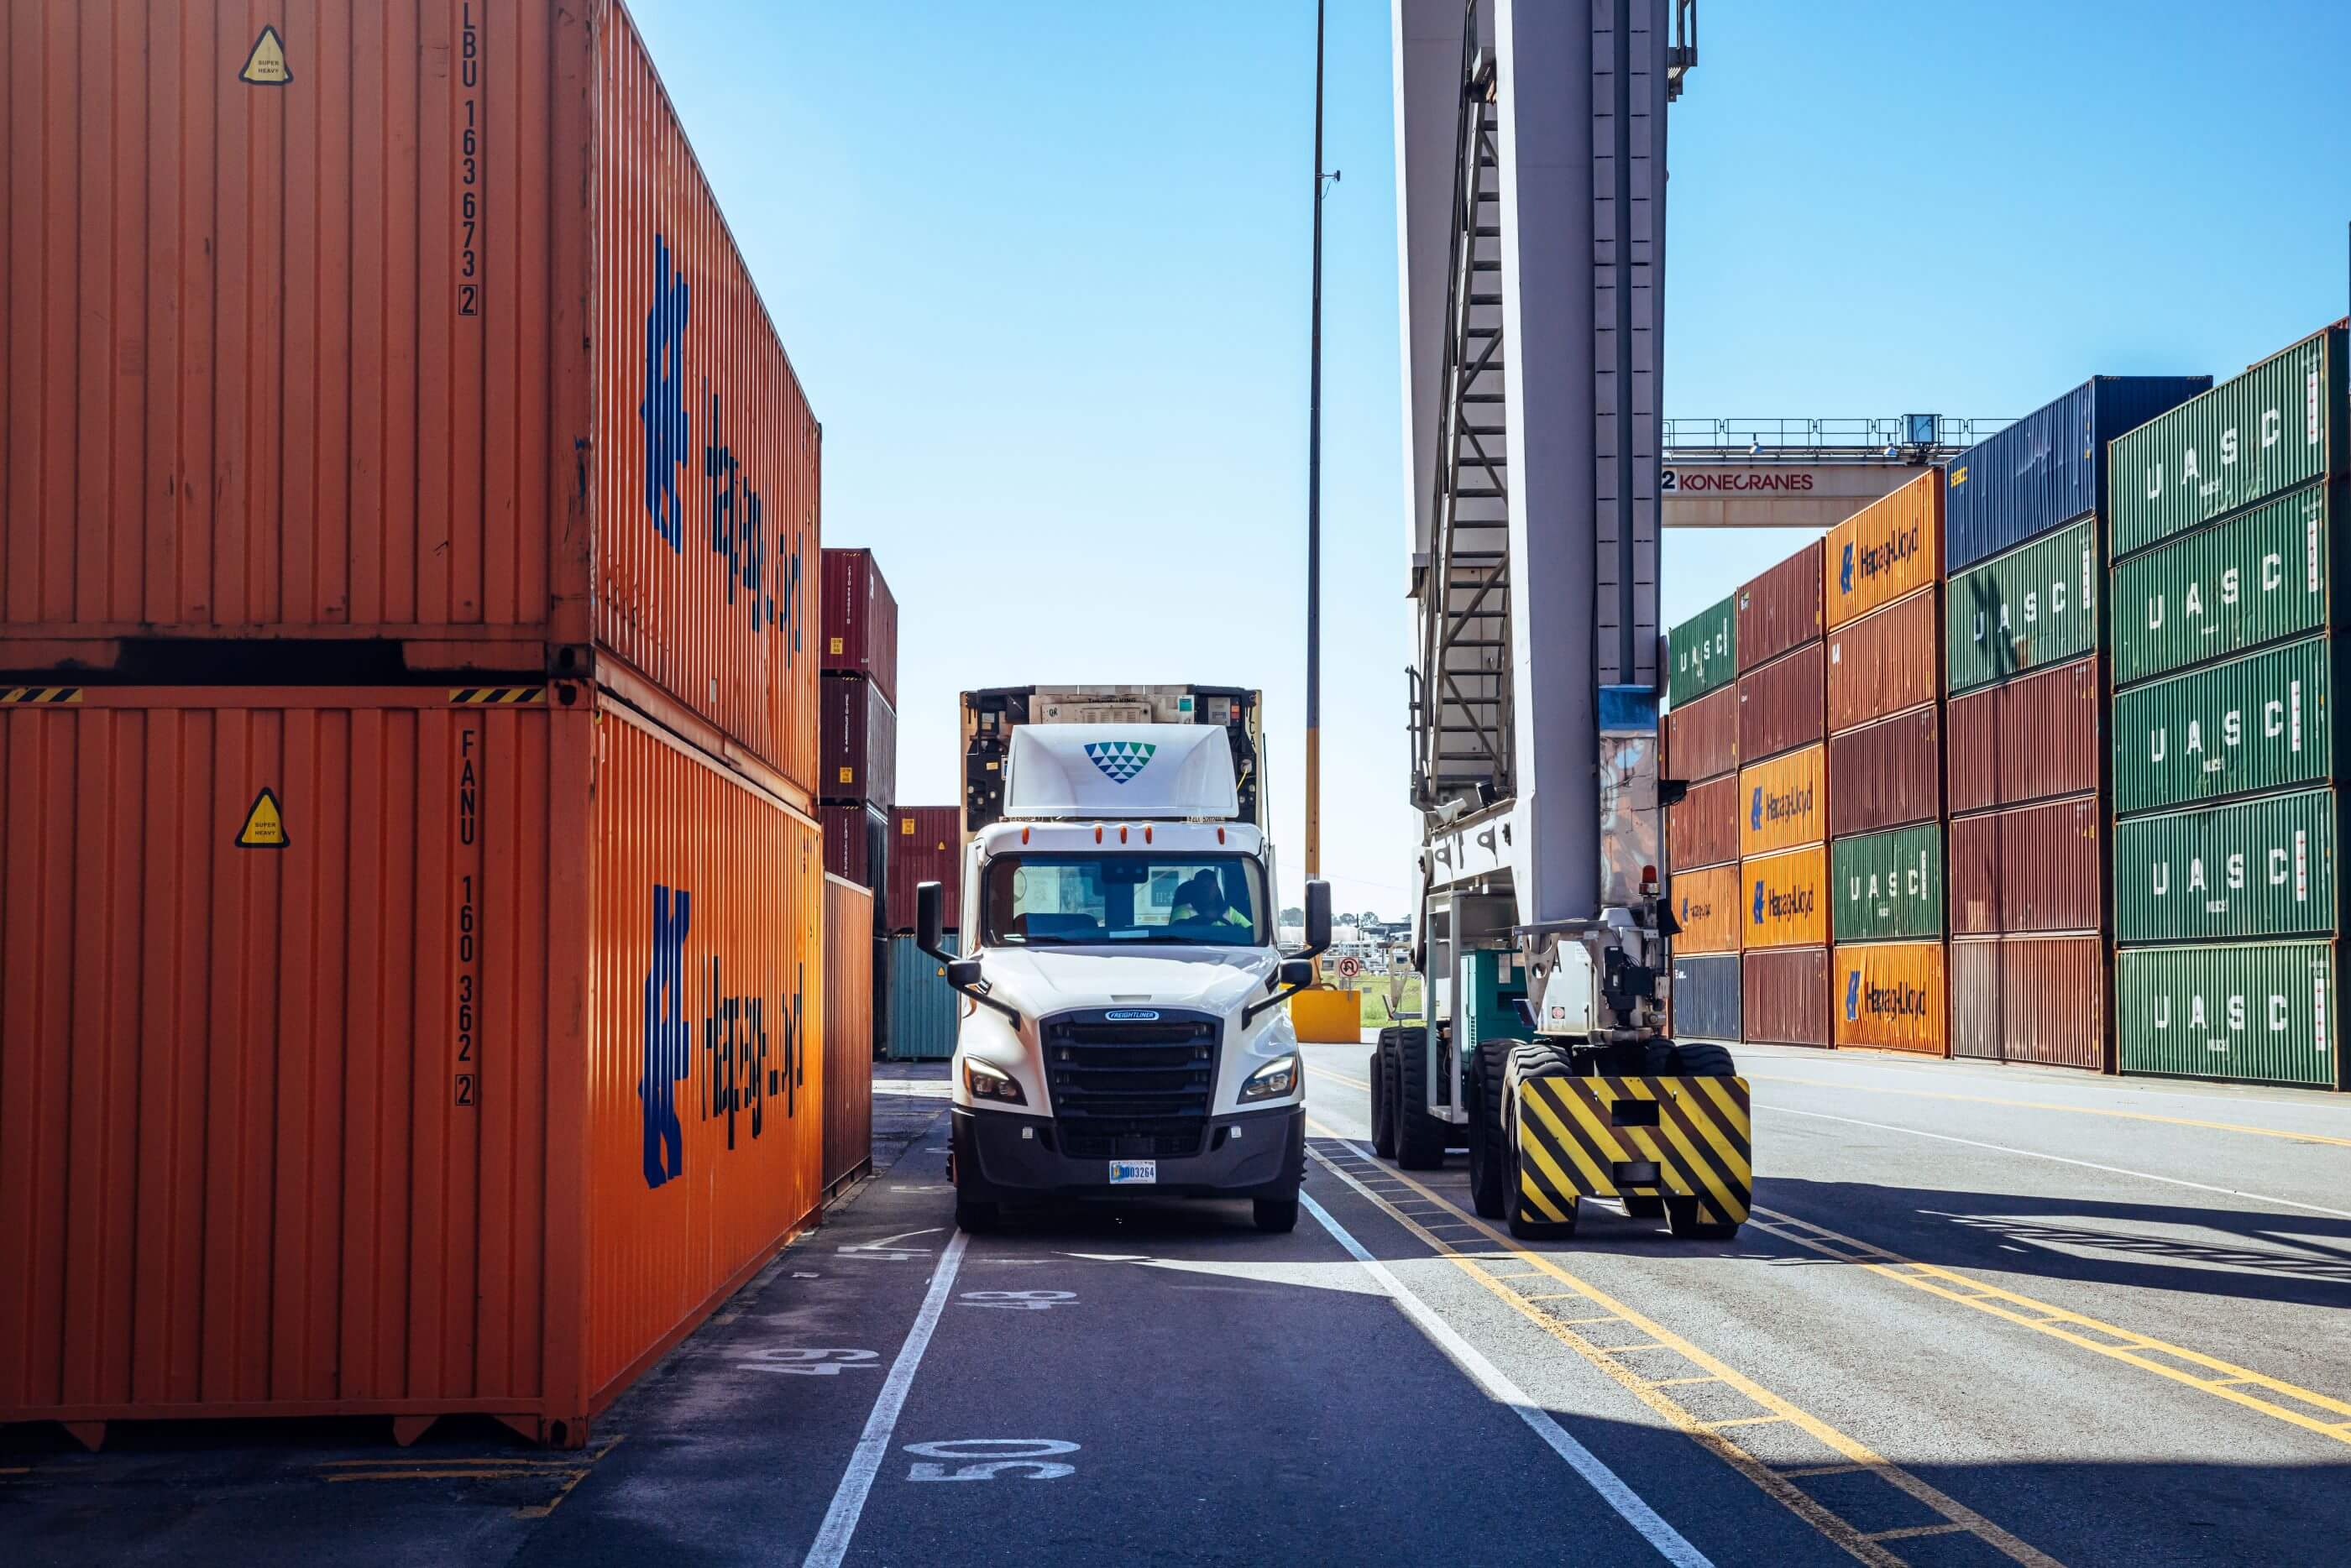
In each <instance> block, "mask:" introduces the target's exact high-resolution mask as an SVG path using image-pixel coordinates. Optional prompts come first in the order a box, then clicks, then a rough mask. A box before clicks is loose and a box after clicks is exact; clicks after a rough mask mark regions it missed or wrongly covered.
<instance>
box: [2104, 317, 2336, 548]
mask: <svg viewBox="0 0 2351 1568" xmlns="http://www.w3.org/2000/svg"><path fill="white" fill-rule="evenodd" d="M2343 351H2344V329H2343V328H2342V327H2340V326H2335V327H2328V328H2326V330H2325V331H2324V332H2320V333H2317V334H2315V335H2314V336H2312V337H2305V338H2304V339H2303V340H2302V341H2301V342H2299V343H2297V344H2295V345H2294V347H2293V348H2286V349H2283V350H2281V351H2279V352H2278V353H2276V354H2273V355H2272V356H2271V357H2270V358H2266V359H2264V360H2262V362H2261V363H2260V364H2258V365H2256V366H2254V367H2253V368H2252V369H2250V370H2248V371H2246V372H2245V373H2244V374H2243V375H2241V376H2240V377H2238V378H2237V379H2235V380H2233V381H2224V382H2222V383H2221V384H2220V385H2219V386H2217V387H2215V388H2213V389H2211V390H2210V391H2209V392H2206V393H2205V394H2204V395H2203V396H2201V397H2198V398H2190V399H2189V400H2188V401H2186V402H2184V403H2182V404H2180V405H2179V407H2178V408H2175V409H2173V410H2171V411H2170V412H2169V413H2166V414H2160V415H2158V416H2157V417H2156V418H2154V419H2151V420H2149V421H2147V422H2146V423H2145V424H2142V425H2140V426H2138V427H2137V429H2135V430H2129V431H2124V432H2123V433H2122V434H2121V435H2119V436H2117V437H2116V438H2115V442H2114V445H2113V446H2112V448H2110V449H2109V450H2110V452H2111V457H2110V460H2109V465H2108V472H2109V475H2110V483H2109V485H2108V490H2107V502H2106V515H2107V516H2108V517H2109V518H2110V519H2112V523H2113V536H2112V545H2113V549H2114V556H2115V559H2116V560H2120V559H2122V558H2123V557H2124V556H2127V555H2129V554H2130V553H2131V552H2132V551H2134V550H2144V549H2146V548H2147V546H2148V545H2156V544H2160V543H2161V542H2162V541H2164V540H2166V539H2168V538H2170V537H2171V536H2172V535H2175V534H2185V533H2186V532H2188V530H2189V529H2190V528H2198V527H2201V526H2202V525H2203V524H2207V523H2210V522H2213V521H2215V520H2216V519H2219V518H2221V517H2226V516H2227V515H2228V514H2230V513H2231V512H2236V511H2241V510H2242V509H2243V508H2245V507H2247V506H2251V505H2252V504H2254V503H2255V502H2257V501H2266V500H2268V499H2269V498H2270V497H2271V496H2273V495H2276V494H2278V493H2282V492H2283V491H2288V490H2293V489H2295V488H2296V487H2298V486H2301V485H2304V484H2307V483H2310V482H2311V481H2312V480H2314V479H2325V478H2327V477H2329V476H2331V475H2335V474H2339V473H2341V472H2344V456H2345V454H2344V451H2343V445H2344V440H2343V437H2344V387H2343Z"/></svg>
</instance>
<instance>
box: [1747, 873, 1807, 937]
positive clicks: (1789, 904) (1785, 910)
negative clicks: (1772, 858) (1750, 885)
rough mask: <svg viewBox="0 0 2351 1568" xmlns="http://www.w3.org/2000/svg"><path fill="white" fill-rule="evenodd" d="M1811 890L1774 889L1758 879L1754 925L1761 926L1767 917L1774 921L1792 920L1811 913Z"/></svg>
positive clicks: (1756, 883)
mask: <svg viewBox="0 0 2351 1568" xmlns="http://www.w3.org/2000/svg"><path fill="white" fill-rule="evenodd" d="M1812 912H1813V889H1812V888H1773V887H1772V886H1771V884H1770V883H1769V882H1767V881H1765V880H1764V879H1763V878H1762V877H1757V878H1756V879H1755V924H1757V925H1759V926H1760V925H1761V924H1762V923H1763V921H1764V919H1766V918H1767V917H1768V918H1770V919H1774V920H1787V919H1795V918H1796V917H1797V916H1799V915H1809V914H1811V913H1812Z"/></svg>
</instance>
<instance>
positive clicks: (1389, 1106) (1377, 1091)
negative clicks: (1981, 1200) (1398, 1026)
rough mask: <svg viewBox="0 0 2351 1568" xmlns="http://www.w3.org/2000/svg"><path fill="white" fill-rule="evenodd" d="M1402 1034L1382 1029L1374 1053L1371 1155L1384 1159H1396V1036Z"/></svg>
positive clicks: (1393, 1030)
mask: <svg viewBox="0 0 2351 1568" xmlns="http://www.w3.org/2000/svg"><path fill="white" fill-rule="evenodd" d="M1398 1033H1401V1031H1398V1030H1395V1029H1383V1030H1381V1031H1380V1043H1379V1044H1378V1045H1376V1046H1374V1048H1373V1051H1372V1152H1373V1153H1374V1154H1375V1155H1377V1156H1379V1157H1380V1158H1382V1159H1394V1158H1395V1054H1396V1053H1395V1036H1396V1035H1397V1034H1398Z"/></svg>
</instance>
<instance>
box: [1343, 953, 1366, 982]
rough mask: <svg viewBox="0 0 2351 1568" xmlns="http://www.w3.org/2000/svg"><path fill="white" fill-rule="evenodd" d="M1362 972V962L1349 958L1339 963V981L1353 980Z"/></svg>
mask: <svg viewBox="0 0 2351 1568" xmlns="http://www.w3.org/2000/svg"><path fill="white" fill-rule="evenodd" d="M1363 972H1364V961H1363V960H1361V959H1359V958H1354V957H1353V956H1350V957H1347V958H1343V959H1341V960H1340V961H1339V978H1340V979H1341V980H1353V979H1354V978H1355V977H1356V976H1357V975H1359V974H1361V973H1363Z"/></svg>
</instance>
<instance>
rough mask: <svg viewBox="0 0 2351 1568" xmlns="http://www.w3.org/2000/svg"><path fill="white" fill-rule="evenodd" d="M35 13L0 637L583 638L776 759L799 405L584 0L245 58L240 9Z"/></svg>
mask: <svg viewBox="0 0 2351 1568" xmlns="http://www.w3.org/2000/svg"><path fill="white" fill-rule="evenodd" d="M41 11H42V15H43V16H45V17H46V18H47V20H46V21H45V22H44V24H43V25H42V26H38V27H34V26H23V25H20V26H17V27H16V29H15V36H14V41H13V43H10V44H9V45H8V46H7V47H8V49H9V51H10V57H9V65H10V67H11V72H10V74H11V77H12V79H13V80H14V81H15V82H16V88H15V89H14V90H13V92H12V94H11V96H10V99H9V113H8V114H7V116H6V117H5V120H0V165H5V170H6V172H7V179H8V189H9V192H10V211H11V213H12V222H13V224H14V232H15V234H16V239H15V243H14V244H11V245H9V246H6V247H0V302H5V303H0V310H5V316H6V321H5V331H0V375H5V380H0V384H5V386H7V387H8V388H11V389H13V390H12V391H11V393H10V394H9V396H8V397H7V399H6V400H5V408H4V409H0V431H5V441H0V507H5V510H0V639H5V641H7V642H8V643H10V644H12V645H13V646H12V647H8V648H0V667H5V668H14V669H19V670H24V669H36V668H44V669H46V668H60V667H65V666H67V665H68V663H70V662H75V661H78V662H80V663H82V664H85V665H92V666H114V667H116V668H117V669H118V670H121V671H122V672H124V673H127V674H132V675H135V674H136V673H137V671H138V670H140V669H141V668H142V666H141V660H142V659H145V660H148V661H150V662H152V666H153V667H154V668H156V669H157V670H168V673H167V674H166V675H165V676H164V678H166V679H171V680H187V679H192V678H193V679H217V680H240V679H252V678H253V677H252V676H251V675H250V674H249V673H247V674H233V673H230V672H229V671H230V670H245V671H250V670H254V669H255V668H256V664H255V662H254V661H253V660H252V659H249V658H248V659H243V660H240V661H239V662H237V663H235V665H228V664H225V663H224V664H221V665H218V666H208V665H207V664H206V663H205V659H207V657H208V656H207V655H206V654H205V653H204V651H203V650H202V649H187V648H184V647H182V648H176V649H175V648H171V647H169V646H168V645H167V646H166V647H164V648H163V649H153V648H152V647H149V648H142V646H141V645H140V644H138V643H131V644H129V645H128V646H126V645H125V644H123V643H122V642H121V641H120V639H134V638H137V639H144V638H171V639H289V638H298V639H335V640H340V641H342V642H345V643H347V644H348V646H347V647H346V648H344V649H341V650H340V651H338V652H334V653H331V654H330V653H327V652H322V651H321V650H320V649H318V648H316V647H315V646H313V647H310V648H307V649H293V650H287V651H286V652H283V653H281V654H278V655H275V656H270V657H275V658H277V659H282V660H283V661H284V663H285V665H286V666H287V669H288V670H289V671H290V670H291V669H292V668H293V667H294V666H295V665H296V664H297V663H299V664H300V666H301V667H302V669H303V670H305V672H306V676H307V678H309V679H318V678H319V673H318V672H319V670H322V669H332V670H340V671H341V678H343V679H348V680H375V679H386V678H388V679H397V678H399V675H400V672H401V671H402V669H403V667H404V668H407V669H428V670H459V669H463V670H475V671H477V672H503V673H510V674H517V675H525V674H530V673H538V674H542V675H544V674H562V675H566V676H573V677H580V678H595V679H608V680H611V681H613V682H614V683H619V681H620V680H621V678H620V676H618V675H614V676H611V677H606V676H605V675H603V674H602V673H601V671H600V670H596V669H592V668H591V667H590V666H591V661H593V662H597V663H601V662H609V661H610V658H611V656H612V655H617V656H618V658H619V659H620V660H622V661H624V662H625V664H626V665H627V666H628V668H629V670H630V671H632V672H633V673H634V675H635V676H637V677H638V678H640V679H641V680H643V681H644V682H648V683H650V684H651V685H653V686H655V687H657V688H659V690H660V691H663V692H665V693H666V694H667V695H668V696H669V697H670V698H672V699H674V701H678V702H680V703H683V704H684V706H685V707H686V708H687V709H689V710H691V711H692V712H693V713H694V714H695V715H696V716H697V717H698V718H700V719H701V720H703V721H704V722H706V723H707V724H709V725H711V726H713V727H714V728H715V729H716V730H717V731H719V732H723V733H724V735H725V736H726V739H727V740H728V741H731V742H734V743H735V744H736V745H737V746H739V747H740V748H741V749H742V750H743V751H745V752H747V753H750V754H751V755H752V756H753V757H755V758H757V759H758V761H759V762H760V763H765V764H766V765H767V766H768V768H769V769H772V770H775V771H776V772H778V773H780V774H783V775H784V776H785V777H786V778H787V779H789V781H791V783H792V784H795V785H797V786H799V787H800V788H803V789H804V788H806V787H807V786H808V785H809V784H810V783H811V782H812V773H813V770H814V767H815V765H816V764H815V746H816V736H815V732H814V727H813V724H812V722H810V715H811V714H812V713H813V712H814V711H815V701H816V673H817V666H818V663H819V656H818V649H817V642H816V632H815V628H814V625H813V623H812V619H811V618H812V616H813V615H814V612H815V610H816V602H817V576H818V571H817V552H818V515H817V510H818V469H819V452H818V435H819V432H818V430H817V426H816V423H815V421H814V419H813V417H812V416H811V414H810V410H809V407H808V403H807V400H806V399H805V397H804V396H803V395H802V391H801V389H800V386H799V381H798V379H796V378H795V376H794V374H793V371H792V368H791V365H790V363H789V361H788V360H787V358H785V355H784V350H783V348H782V346H781V345H780V344H779V343H778V340H777V337H776V332H775V329H774V327H773V325H772V324H771V323H770V321H769V319H768V315H767V312H766V310H765V308H764V306H762V304H761V302H760V299H759V296H758V290H757V289H756V287H755V286H753V284H752V281H751V277H750V274H749V272H748V270H747V268H746V267H745V265H744V263H743V259H742V257H741V256H740V254H737V250H736V248H735V244H734V242H733V240H732V239H731V238H730V237H729V234H728V232H727V228H726V221H725V219H724V218H723V217H722V215H721V214H720V213H719V210H718V205H717V202H716V198H715V197H714V195H713V193H712V192H711V189H710V187H709V184H708V182H706V181H705V179H704V177H703V174H702V171H701V168H700V166H699V165H698V164H697V163H696V161H695V156H694V151H693V149H692V148H691V147H690V146H688V145H687V142H686V140H685V136H684V131H683V130H681V129H680V127H679V124H678V120H677V117H676V115H675V114H674V112H673V110H672V109H671V107H670V105H669V102H668V100H667V99H666V97H665V96H664V93H663V91H662V88H661V83H660V81H659V79H658V78H656V77H655V75H654V72H653V62H652V61H651V59H650V58H649V57H647V56H646V53H645V49H644V46H643V42H642V40H641V39H640V38H639V36H638V35H637V32H636V30H635V28H634V27H633V26H632V24H631V23H630V20H629V17H628V15H627V13H626V12H625V11H624V10H623V9H622V7H621V5H619V4H617V0H582V3H581V4H580V5H559V4H558V3H557V0H505V3H502V4H497V5H479V4H476V5H457V4H452V3H450V0H319V3H318V4H315V5H306V6H304V7H303V8H302V9H301V12H300V14H299V22H300V25H299V26H294V25H290V24H288V25H285V26H282V27H281V29H280V31H281V33H282V35H283V47H284V55H285V62H286V67H287V72H288V73H289V74H290V78H291V79H290V80H285V81H278V82H275V83H270V84H267V85H255V84H254V83H253V82H251V81H250V80H247V79H241V78H244V77H245V75H246V69H247V59H248V55H249V54H250V52H251V51H252V50H253V49H254V47H256V46H255V43H254V39H255V36H256V33H257V32H258V24H257V22H256V20H255V16H256V14H255V13H253V12H252V11H250V10H249V9H248V8H247V7H246V6H243V5H229V4H226V3H225V0H186V3H184V4H179V5H131V6H127V7H119V8H118V7H110V6H99V5H47V6H44V7H42V8H41ZM595 649H603V650H608V651H607V652H606V653H604V654H602V655H599V654H598V653H596V652H595V651H594V650H595ZM227 657H228V656H226V655H224V656H223V659H226V658H227ZM206 670H212V671H213V672H212V673H196V674H193V675H192V673H191V672H192V671H194V672H204V671H206ZM362 671H365V672H367V673H361V672H362Z"/></svg>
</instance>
